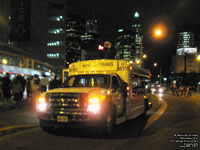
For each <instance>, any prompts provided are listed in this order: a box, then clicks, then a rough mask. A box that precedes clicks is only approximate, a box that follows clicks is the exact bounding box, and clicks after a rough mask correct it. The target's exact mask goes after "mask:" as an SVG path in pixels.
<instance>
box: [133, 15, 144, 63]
mask: <svg viewBox="0 0 200 150" xmlns="http://www.w3.org/2000/svg"><path fill="white" fill-rule="evenodd" d="M132 31H133V35H134V46H133V51H134V55H135V56H134V58H135V60H134V61H137V60H140V53H142V52H143V47H142V42H143V35H142V24H141V17H140V14H139V13H138V12H135V13H134V17H133V24H132Z"/></svg>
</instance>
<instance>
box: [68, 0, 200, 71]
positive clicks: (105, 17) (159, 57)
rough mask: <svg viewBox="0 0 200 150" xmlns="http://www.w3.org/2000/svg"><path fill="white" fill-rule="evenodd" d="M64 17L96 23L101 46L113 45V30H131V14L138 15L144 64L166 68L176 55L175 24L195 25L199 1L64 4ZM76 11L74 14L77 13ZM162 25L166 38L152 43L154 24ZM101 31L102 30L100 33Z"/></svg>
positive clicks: (126, 0) (126, 1)
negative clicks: (141, 33)
mask: <svg viewBox="0 0 200 150" xmlns="http://www.w3.org/2000/svg"><path fill="white" fill-rule="evenodd" d="M66 4H67V6H66V8H67V13H72V14H73V13H74V14H77V15H80V16H83V17H85V18H92V17H94V18H95V19H97V20H98V22H99V24H100V25H101V31H100V33H101V42H104V41H106V40H110V41H111V42H112V43H113V42H115V38H116V34H117V30H118V29H120V28H131V25H132V23H133V14H134V12H136V11H138V12H139V13H140V16H141V18H142V23H143V25H144V50H145V51H147V56H148V57H147V60H146V61H147V64H150V63H151V64H152V66H153V62H151V60H154V61H156V62H158V63H161V64H162V67H165V68H166V67H169V64H170V63H171V62H170V61H171V56H172V55H175V54H176V41H175V40H176V39H175V32H176V26H177V25H178V24H185V23H186V24H199V23H200V20H199V19H198V17H199V10H198V7H199V5H198V4H199V1H198V0H192V1H189V0H184V1H178V0H175V1H172V0H169V1H164V2H163V1H158V0H153V1H144V0H140V1H138V0H135V1H130V0H125V1H122V0H119V1H113V0H110V1H106V2H102V1H100V0H97V1H95V2H93V1H90V0H86V1H84V2H81V1H70V0H68V1H67V3H66ZM77 10H78V11H77ZM160 22H161V23H164V24H165V25H166V26H167V29H168V31H167V36H166V38H165V39H164V40H156V41H155V39H152V37H151V30H152V27H153V26H154V25H155V24H156V23H160ZM102 28H103V30H102Z"/></svg>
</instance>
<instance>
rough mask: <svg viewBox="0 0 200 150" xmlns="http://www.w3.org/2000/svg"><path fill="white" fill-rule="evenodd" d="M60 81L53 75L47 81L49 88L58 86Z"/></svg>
mask: <svg viewBox="0 0 200 150" xmlns="http://www.w3.org/2000/svg"><path fill="white" fill-rule="evenodd" d="M59 86H60V82H59V80H58V79H57V76H56V75H55V77H54V79H53V80H51V81H50V82H49V89H55V88H59Z"/></svg>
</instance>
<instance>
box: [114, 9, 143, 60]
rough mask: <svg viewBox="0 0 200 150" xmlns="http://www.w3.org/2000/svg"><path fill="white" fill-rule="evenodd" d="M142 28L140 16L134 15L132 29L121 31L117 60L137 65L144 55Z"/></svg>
mask: <svg viewBox="0 0 200 150" xmlns="http://www.w3.org/2000/svg"><path fill="white" fill-rule="evenodd" d="M142 39H143V35H142V27H141V20H140V15H139V13H138V12H135V13H134V18H133V24H132V26H131V29H119V30H118V35H117V39H116V43H115V50H116V58H117V59H124V60H129V61H133V62H134V63H137V62H138V60H140V54H141V53H142V49H143V47H142Z"/></svg>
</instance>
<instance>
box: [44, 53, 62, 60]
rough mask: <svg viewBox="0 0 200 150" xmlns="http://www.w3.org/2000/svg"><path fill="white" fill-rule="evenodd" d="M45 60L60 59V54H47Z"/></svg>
mask: <svg viewBox="0 0 200 150" xmlns="http://www.w3.org/2000/svg"><path fill="white" fill-rule="evenodd" d="M47 58H51V59H59V58H60V54H59V53H48V54H47Z"/></svg>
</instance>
